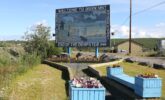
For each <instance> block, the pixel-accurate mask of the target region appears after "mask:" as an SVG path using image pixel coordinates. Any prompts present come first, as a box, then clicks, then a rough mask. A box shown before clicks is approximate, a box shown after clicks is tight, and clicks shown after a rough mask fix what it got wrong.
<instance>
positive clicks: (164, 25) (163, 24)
mask: <svg viewBox="0 0 165 100" xmlns="http://www.w3.org/2000/svg"><path fill="white" fill-rule="evenodd" d="M156 27H165V23H164V22H161V23H159V24H156Z"/></svg>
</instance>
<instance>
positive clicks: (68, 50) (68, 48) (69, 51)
mask: <svg viewBox="0 0 165 100" xmlns="http://www.w3.org/2000/svg"><path fill="white" fill-rule="evenodd" d="M67 53H68V54H69V56H71V47H67Z"/></svg>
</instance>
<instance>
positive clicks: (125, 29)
mask: <svg viewBox="0 0 165 100" xmlns="http://www.w3.org/2000/svg"><path fill="white" fill-rule="evenodd" d="M164 27H165V23H159V24H156V25H155V27H150V28H147V29H143V28H138V27H133V28H132V38H151V37H152V38H162V37H165V28H164ZM112 30H113V32H115V36H113V37H114V38H128V37H129V26H118V25H114V26H113V27H112Z"/></svg>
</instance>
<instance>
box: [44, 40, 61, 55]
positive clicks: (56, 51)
mask: <svg viewBox="0 0 165 100" xmlns="http://www.w3.org/2000/svg"><path fill="white" fill-rule="evenodd" d="M62 51H63V49H62V48H59V47H56V46H55V44H54V43H51V42H50V44H49V48H48V50H47V55H48V56H51V55H58V54H60V53H61V52H62Z"/></svg>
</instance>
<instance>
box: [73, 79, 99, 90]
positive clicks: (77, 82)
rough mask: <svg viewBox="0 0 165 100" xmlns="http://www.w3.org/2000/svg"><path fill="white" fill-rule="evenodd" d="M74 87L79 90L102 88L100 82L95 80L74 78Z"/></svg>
mask: <svg viewBox="0 0 165 100" xmlns="http://www.w3.org/2000/svg"><path fill="white" fill-rule="evenodd" d="M71 83H72V85H73V86H74V87H77V88H100V87H102V85H101V83H100V81H98V80H97V79H95V78H89V77H80V78H73V79H72V81H71Z"/></svg>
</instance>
